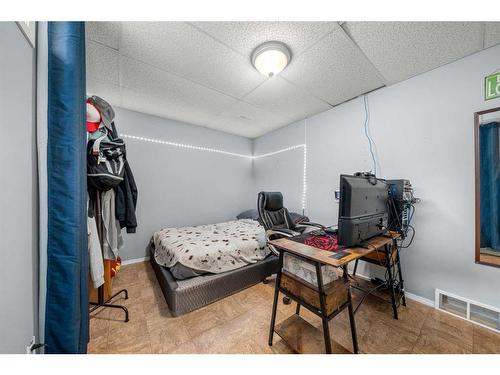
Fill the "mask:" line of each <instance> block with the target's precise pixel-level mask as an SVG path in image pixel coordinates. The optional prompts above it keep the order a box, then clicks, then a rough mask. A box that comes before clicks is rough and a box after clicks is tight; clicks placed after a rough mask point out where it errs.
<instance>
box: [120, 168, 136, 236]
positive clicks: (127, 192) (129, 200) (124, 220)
mask: <svg viewBox="0 0 500 375" xmlns="http://www.w3.org/2000/svg"><path fill="white" fill-rule="evenodd" d="M115 193H116V194H115V201H116V203H115V208H116V219H117V220H118V221H119V222H120V227H121V228H127V233H135V228H136V227H137V219H136V217H135V208H136V206H137V186H136V184H135V180H134V175H133V174H132V170H131V169H130V166H129V164H128V161H125V173H124V175H123V181H122V182H121V183H120V184H119V185H118V186H117V187H116V188H115Z"/></svg>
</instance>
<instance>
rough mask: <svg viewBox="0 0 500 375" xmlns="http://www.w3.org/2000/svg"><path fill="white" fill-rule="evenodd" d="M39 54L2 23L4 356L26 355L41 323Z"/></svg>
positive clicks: (0, 309) (0, 340) (0, 323)
mask: <svg viewBox="0 0 500 375" xmlns="http://www.w3.org/2000/svg"><path fill="white" fill-rule="evenodd" d="M34 52H35V51H34V49H33V48H32V47H31V46H30V45H29V43H28V41H27V40H26V39H25V37H24V36H23V34H22V33H21V31H20V30H19V29H18V27H17V25H16V24H15V23H14V22H0V133H1V136H0V165H1V166H2V168H1V171H2V172H1V174H0V185H1V186H2V194H1V195H0V202H1V203H0V207H1V211H2V215H1V216H0V301H1V303H0V353H25V352H26V346H27V345H28V344H29V342H30V340H31V337H32V336H33V335H36V331H37V324H38V323H37V319H38V313H37V309H38V305H37V299H38V271H37V270H38V260H37V254H38V221H37V220H38V208H37V207H38V202H37V189H38V188H37V175H36V170H37V168H36V167H37V160H36V149H35V144H36V143H35V139H36V132H35V55H34Z"/></svg>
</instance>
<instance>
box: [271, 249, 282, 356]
mask: <svg viewBox="0 0 500 375" xmlns="http://www.w3.org/2000/svg"><path fill="white" fill-rule="evenodd" d="M282 268H283V251H281V250H280V256H279V269H278V273H277V274H276V284H275V286H274V300H273V312H272V315H271V327H270V328H269V341H268V344H269V346H272V345H273V335H274V326H275V324H276V310H277V309H278V297H279V294H280V291H279V287H280V283H281V269H282Z"/></svg>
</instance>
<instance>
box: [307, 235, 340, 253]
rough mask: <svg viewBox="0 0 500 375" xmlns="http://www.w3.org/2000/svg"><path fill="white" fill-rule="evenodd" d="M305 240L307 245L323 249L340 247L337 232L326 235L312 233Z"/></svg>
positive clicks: (332, 249) (329, 249) (331, 249)
mask: <svg viewBox="0 0 500 375" xmlns="http://www.w3.org/2000/svg"><path fill="white" fill-rule="evenodd" d="M303 241H304V243H305V244H306V245H309V246H312V247H316V248H318V249H321V250H327V251H335V250H338V249H339V248H340V246H339V242H338V238H337V235H336V234H334V235H326V236H320V235H314V234H312V235H308V236H307V237H306V238H304V240H303Z"/></svg>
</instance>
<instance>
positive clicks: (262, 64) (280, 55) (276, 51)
mask: <svg viewBox="0 0 500 375" xmlns="http://www.w3.org/2000/svg"><path fill="white" fill-rule="evenodd" d="M291 57H292V55H291V54H290V50H289V49H288V47H287V46H286V44H284V43H281V42H276V41H274V42H266V43H263V44H261V45H260V46H258V47H257V48H256V49H255V50H254V51H253V53H252V64H253V66H254V67H255V69H257V70H258V71H259V72H261V73H262V74H264V75H265V76H266V77H272V76H275V75H276V74H279V73H280V72H281V71H282V70H283V69H285V68H286V66H287V65H288V63H289V62H290V59H291Z"/></svg>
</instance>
